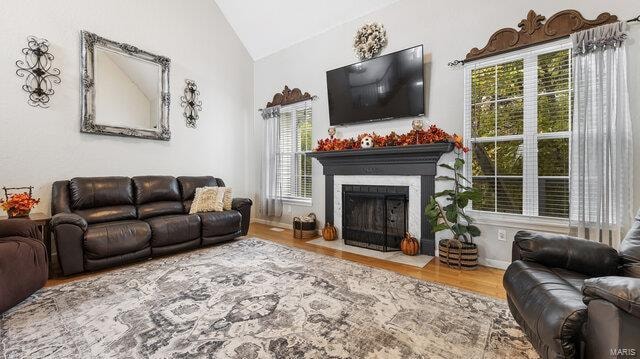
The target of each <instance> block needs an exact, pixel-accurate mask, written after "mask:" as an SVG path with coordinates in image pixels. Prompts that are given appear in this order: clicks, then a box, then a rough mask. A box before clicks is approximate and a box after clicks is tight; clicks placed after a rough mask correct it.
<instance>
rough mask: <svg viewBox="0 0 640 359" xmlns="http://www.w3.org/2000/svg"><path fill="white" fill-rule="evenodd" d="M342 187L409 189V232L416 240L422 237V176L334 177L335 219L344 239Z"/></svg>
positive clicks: (339, 234) (339, 232) (340, 235)
mask: <svg viewBox="0 0 640 359" xmlns="http://www.w3.org/2000/svg"><path fill="white" fill-rule="evenodd" d="M342 185H368V186H406V187H409V208H408V211H407V215H408V221H407V224H408V228H407V230H408V231H409V233H411V234H412V235H413V236H415V237H416V238H421V237H420V214H421V213H422V211H421V210H420V176H334V177H333V213H334V215H333V218H334V222H335V223H334V224H333V225H334V226H336V228H337V229H338V236H339V237H340V239H343V238H342Z"/></svg>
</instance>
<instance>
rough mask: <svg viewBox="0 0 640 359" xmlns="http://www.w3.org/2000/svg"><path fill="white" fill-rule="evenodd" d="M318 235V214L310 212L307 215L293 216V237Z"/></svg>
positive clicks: (307, 237) (305, 237)
mask: <svg viewBox="0 0 640 359" xmlns="http://www.w3.org/2000/svg"><path fill="white" fill-rule="evenodd" d="M316 237H318V230H317V229H316V215H315V214H314V213H309V215H308V216H306V217H302V218H300V217H293V238H297V239H310V238H316Z"/></svg>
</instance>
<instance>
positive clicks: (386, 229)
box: [342, 185, 409, 252]
mask: <svg viewBox="0 0 640 359" xmlns="http://www.w3.org/2000/svg"><path fill="white" fill-rule="evenodd" d="M408 202H409V187H406V186H369V185H343V186H342V238H343V240H344V242H345V244H347V245H352V246H358V247H363V248H368V249H374V250H378V251H383V252H388V251H397V250H400V241H402V238H403V237H404V234H405V233H406V232H407V227H408V217H407V216H408V214H407V213H408Z"/></svg>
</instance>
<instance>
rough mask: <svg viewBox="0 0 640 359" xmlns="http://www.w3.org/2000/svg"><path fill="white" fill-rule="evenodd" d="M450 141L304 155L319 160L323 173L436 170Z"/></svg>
mask: <svg viewBox="0 0 640 359" xmlns="http://www.w3.org/2000/svg"><path fill="white" fill-rule="evenodd" d="M453 147H454V145H453V143H451V142H443V143H432V144H427V145H411V146H393V147H379V148H376V147H374V148H368V149H357V150H343V151H320V152H311V153H308V154H307V156H309V157H313V158H315V159H317V160H318V161H319V162H320V163H321V164H322V169H323V174H325V175H405V176H421V175H431V176H435V174H436V164H437V163H438V160H439V159H440V156H442V155H443V154H445V153H447V152H451V151H452V150H453Z"/></svg>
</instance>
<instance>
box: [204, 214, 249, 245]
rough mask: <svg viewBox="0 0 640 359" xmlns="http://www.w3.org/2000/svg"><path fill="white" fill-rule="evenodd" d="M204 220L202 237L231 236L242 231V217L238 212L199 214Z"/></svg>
mask: <svg viewBox="0 0 640 359" xmlns="http://www.w3.org/2000/svg"><path fill="white" fill-rule="evenodd" d="M198 216H199V217H200V219H201V220H202V237H203V238H207V237H216V236H222V235H225V234H231V233H235V232H237V231H239V230H240V229H241V227H240V222H241V221H242V215H241V214H240V212H238V211H223V212H207V213H198Z"/></svg>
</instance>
